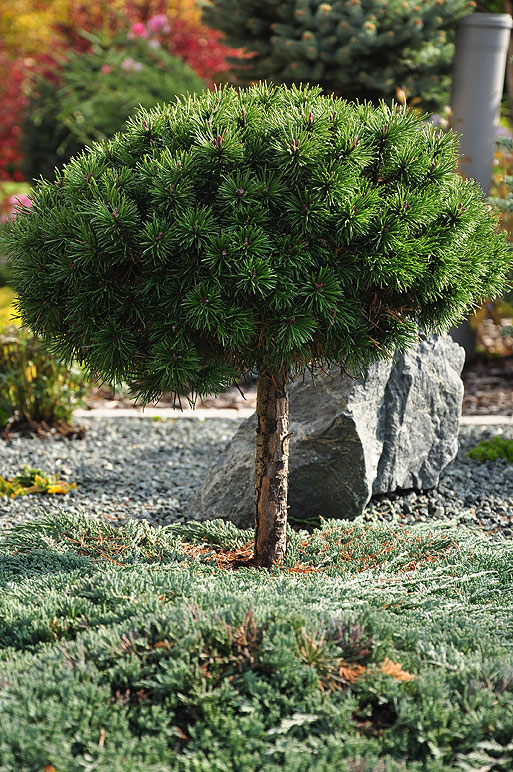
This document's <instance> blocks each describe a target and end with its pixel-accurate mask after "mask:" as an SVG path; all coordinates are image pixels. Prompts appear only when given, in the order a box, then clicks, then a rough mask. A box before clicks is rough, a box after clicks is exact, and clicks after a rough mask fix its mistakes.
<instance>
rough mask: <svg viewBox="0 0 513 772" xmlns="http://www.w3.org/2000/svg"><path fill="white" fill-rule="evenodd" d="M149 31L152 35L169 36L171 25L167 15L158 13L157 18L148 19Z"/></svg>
mask: <svg viewBox="0 0 513 772" xmlns="http://www.w3.org/2000/svg"><path fill="white" fill-rule="evenodd" d="M148 30H149V31H150V32H151V34H152V35H158V34H159V33H160V34H162V35H167V34H168V32H171V25H170V24H169V21H168V18H167V16H166V14H165V13H157V14H155V16H152V17H151V19H148Z"/></svg>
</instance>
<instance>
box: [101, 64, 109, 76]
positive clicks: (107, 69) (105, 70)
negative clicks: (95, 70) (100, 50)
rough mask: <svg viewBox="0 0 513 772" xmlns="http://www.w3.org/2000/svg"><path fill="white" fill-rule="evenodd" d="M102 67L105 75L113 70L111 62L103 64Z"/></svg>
mask: <svg viewBox="0 0 513 772" xmlns="http://www.w3.org/2000/svg"><path fill="white" fill-rule="evenodd" d="M100 69H101V71H102V72H103V74H104V75H108V74H109V72H112V67H111V66H110V64H102V66H101V68H100Z"/></svg>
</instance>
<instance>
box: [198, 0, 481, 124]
mask: <svg viewBox="0 0 513 772" xmlns="http://www.w3.org/2000/svg"><path fill="white" fill-rule="evenodd" d="M474 6H475V3H474V2H471V0H331V2H325V1H324V0H208V2H206V3H205V5H204V19H205V21H206V23H207V24H209V25H210V26H211V27H214V28H215V29H219V30H221V31H222V32H223V34H224V35H225V36H226V40H227V41H228V42H229V44H230V45H232V46H235V47H237V48H241V49H242V51H243V53H242V55H240V56H238V57H234V58H232V62H233V71H234V74H235V76H236V77H237V78H238V79H239V81H240V82H242V83H247V82H251V81H254V80H257V79H268V80H271V81H273V82H274V83H287V84H292V83H300V82H310V83H319V84H321V85H322V87H323V88H324V89H325V90H326V91H328V92H334V93H336V94H338V95H339V96H343V97H344V98H345V99H370V100H374V101H378V100H379V99H386V100H390V99H392V98H394V97H395V96H396V91H397V90H398V89H401V90H403V91H404V92H405V94H406V96H407V97H408V98H409V99H414V100H415V101H422V104H423V106H424V109H430V110H431V109H436V110H439V109H441V108H442V107H444V106H445V105H447V103H448V99H449V82H450V74H451V67H452V60H453V55H454V38H455V26H456V22H457V21H458V19H459V18H461V17H462V16H465V15H466V14H469V13H471V11H472V10H473V8H474Z"/></svg>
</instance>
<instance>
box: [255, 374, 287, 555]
mask: <svg viewBox="0 0 513 772" xmlns="http://www.w3.org/2000/svg"><path fill="white" fill-rule="evenodd" d="M256 410H257V417H258V427H257V450H256V520H255V563H256V564H257V566H262V567H265V568H270V567H271V566H272V565H273V564H275V563H279V562H280V561H281V560H282V559H283V558H284V556H285V552H286V550H287V488H288V473H289V436H290V435H289V433H288V431H289V400H288V393H287V375H286V373H266V372H261V373H259V374H258V382H257V408H256Z"/></svg>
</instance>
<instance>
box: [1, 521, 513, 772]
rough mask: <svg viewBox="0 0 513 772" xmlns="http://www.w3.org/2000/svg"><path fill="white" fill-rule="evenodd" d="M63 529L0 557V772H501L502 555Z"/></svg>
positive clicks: (338, 539) (378, 537)
mask: <svg viewBox="0 0 513 772" xmlns="http://www.w3.org/2000/svg"><path fill="white" fill-rule="evenodd" d="M250 552H251V533H250V532H238V531H237V530H236V529H235V528H233V527H228V526H225V525H222V524H221V523H219V522H217V523H209V524H208V525H199V526H198V524H193V525H192V526H190V525H189V526H184V527H180V526H173V527H171V528H167V529H155V528H150V527H149V526H148V525H147V524H146V523H133V522H132V523H130V524H129V525H128V526H125V527H123V528H121V529H119V528H115V527H114V526H112V525H108V524H106V523H104V522H102V521H94V520H91V519H87V518H84V517H82V518H76V517H68V516H60V517H51V518H47V519H46V520H44V521H40V522H39V523H37V524H31V525H29V524H27V525H25V526H22V527H21V528H20V529H19V530H17V531H15V532H14V533H12V534H11V535H10V538H9V540H8V541H7V542H4V543H3V544H1V545H0V581H1V582H2V593H1V595H0V620H1V621H0V711H1V714H2V721H1V723H0V760H1V761H0V763H1V768H2V770H5V772H18V770H21V769H23V770H24V772H41V770H43V769H45V770H47V772H48V771H51V772H54V770H55V771H56V772H78V770H83V769H91V770H93V769H94V770H95V771H96V772H128V770H130V772H143V770H144V772H163V770H171V769H172V770H176V772H261V770H265V772H278V770H280V772H421V771H422V772H449V771H450V770H459V771H460V772H461V770H478V769H480V770H487V771H489V772H506V770H510V769H511V768H512V766H513V746H512V744H511V738H512V736H513V700H512V689H513V678H512V671H511V656H512V649H511V640H512V636H513V626H512V620H513V613H512V612H513V605H512V603H511V587H512V581H513V545H512V544H511V543H508V542H505V543H503V544H502V546H501V549H500V550H498V549H497V547H496V545H494V544H493V543H492V541H491V540H490V538H489V537H486V536H484V535H479V534H475V533H474V532H471V531H469V530H467V529H465V528H461V527H458V528H457V529H456V528H454V527H453V528H448V527H445V526H444V525H443V524H440V523H439V524H438V525H437V526H436V527H435V528H431V527H428V526H426V525H417V526H412V527H411V528H398V527H397V526H395V525H394V526H390V525H387V524H381V525H380V524H379V523H377V522H372V523H367V524H364V523H363V522H361V521H360V522H355V523H341V522H339V521H337V522H335V521H329V522H326V523H325V524H324V526H323V528H322V529H321V530H318V531H316V532H315V533H313V534H308V533H306V532H302V533H294V532H291V533H290V538H289V552H288V557H287V560H286V562H285V563H284V564H283V565H282V566H281V567H279V568H278V567H276V568H273V569H272V570H271V571H270V572H267V571H261V570H260V571H258V570H256V569H253V568H250V567H242V568H239V569H238V570H235V569H236V566H237V565H240V564H241V561H237V556H239V557H240V556H241V555H242V558H243V560H242V565H243V566H244V560H245V559H246V558H247V555H248V554H250Z"/></svg>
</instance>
